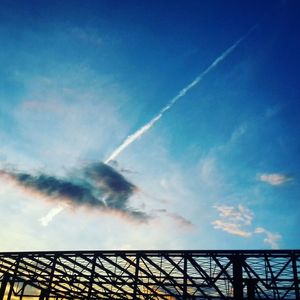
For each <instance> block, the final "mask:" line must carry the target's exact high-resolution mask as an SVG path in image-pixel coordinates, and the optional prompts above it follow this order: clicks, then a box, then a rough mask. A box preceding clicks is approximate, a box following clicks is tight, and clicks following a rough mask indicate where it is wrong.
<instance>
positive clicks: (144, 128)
mask: <svg viewBox="0 0 300 300" xmlns="http://www.w3.org/2000/svg"><path fill="white" fill-rule="evenodd" d="M256 27H257V25H255V26H253V27H252V28H251V29H250V30H249V31H248V32H247V33H246V34H245V35H243V36H242V37H241V38H240V39H238V40H237V41H236V42H235V43H234V44H233V45H232V46H230V47H229V48H228V49H227V50H225V51H224V52H223V53H222V54H221V55H220V56H219V57H217V58H216V59H215V60H214V61H213V62H212V64H210V66H208V67H207V68H206V69H205V70H204V71H203V72H202V73H201V74H199V75H198V76H197V77H196V78H195V79H194V80H193V81H192V82H191V83H190V84H189V85H187V86H186V87H184V88H183V89H182V90H181V91H179V93H178V94H177V95H176V96H175V97H174V98H172V99H171V100H170V101H169V103H168V104H167V105H166V106H164V107H163V108H162V109H161V110H160V112H159V113H158V114H157V115H156V116H155V117H153V118H152V119H151V120H150V121H149V122H148V123H146V124H145V125H144V126H142V127H141V128H140V129H138V130H137V131H136V132H134V133H133V134H131V135H129V136H128V137H127V138H126V139H125V140H124V141H123V143H122V144H121V145H120V146H119V147H117V148H116V149H115V150H114V151H113V153H112V154H111V155H110V156H109V157H108V158H107V159H106V160H105V163H109V162H110V161H111V160H114V159H116V157H117V156H119V155H120V154H121V153H122V152H123V151H124V150H125V149H126V148H127V147H128V146H129V145H131V144H132V143H133V142H134V141H136V140H137V139H139V138H140V137H142V136H143V135H144V134H145V133H146V132H147V131H148V130H149V129H150V128H151V127H152V126H153V125H154V124H155V123H156V122H157V121H158V120H159V119H160V118H161V117H162V116H163V115H164V114H165V113H166V112H167V111H168V110H169V109H171V108H172V107H173V105H174V104H175V103H176V102H177V101H178V100H179V99H180V98H182V97H184V96H185V94H186V93H187V92H188V91H189V90H191V89H192V88H193V87H194V86H195V85H197V84H198V83H199V82H200V81H201V80H202V79H203V78H204V77H205V76H206V75H207V74H208V73H209V72H210V71H211V70H213V69H214V68H215V67H216V66H217V65H218V64H219V63H221V62H222V61H223V60H224V59H225V58H226V57H227V56H228V55H229V54H230V53H231V52H232V51H233V50H234V49H235V48H236V47H237V46H238V45H239V44H240V43H241V42H242V41H243V40H244V39H246V38H247V37H248V36H249V34H250V33H251V32H252V31H253V30H254V29H255V28H256Z"/></svg>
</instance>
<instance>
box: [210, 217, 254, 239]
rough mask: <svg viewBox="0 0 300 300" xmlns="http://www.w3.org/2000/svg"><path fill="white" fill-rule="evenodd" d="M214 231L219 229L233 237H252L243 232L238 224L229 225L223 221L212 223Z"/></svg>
mask: <svg viewBox="0 0 300 300" xmlns="http://www.w3.org/2000/svg"><path fill="white" fill-rule="evenodd" d="M212 224H213V225H214V228H215V229H220V230H223V231H226V232H228V233H230V234H233V235H238V236H241V237H250V236H251V235H252V233H251V232H249V231H246V230H243V229H242V228H241V227H242V226H241V224H238V223H234V222H233V223H230V222H226V221H224V220H215V221H213V222H212Z"/></svg>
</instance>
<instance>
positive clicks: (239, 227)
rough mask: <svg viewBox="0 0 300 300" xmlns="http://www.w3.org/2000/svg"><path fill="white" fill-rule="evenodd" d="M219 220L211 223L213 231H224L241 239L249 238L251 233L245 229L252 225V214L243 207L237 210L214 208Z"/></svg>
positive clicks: (221, 206)
mask: <svg viewBox="0 0 300 300" xmlns="http://www.w3.org/2000/svg"><path fill="white" fill-rule="evenodd" d="M215 208H216V209H217V210H218V212H219V217H220V219H218V220H215V221H213V222H212V224H213V225H214V228H215V229H220V230H223V231H226V232H228V233H230V234H233V235H238V236H241V237H250V236H251V235H252V232H251V231H249V230H248V229H247V227H248V226H249V225H251V223H252V219H253V213H252V212H251V211H250V210H249V209H248V208H246V207H245V206H243V205H239V206H238V207H237V208H235V207H233V206H226V205H220V206H215Z"/></svg>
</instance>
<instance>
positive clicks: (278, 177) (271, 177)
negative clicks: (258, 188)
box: [259, 173, 293, 186]
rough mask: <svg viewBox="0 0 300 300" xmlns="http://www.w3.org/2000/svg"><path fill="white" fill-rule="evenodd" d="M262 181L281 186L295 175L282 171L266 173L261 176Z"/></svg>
mask: <svg viewBox="0 0 300 300" xmlns="http://www.w3.org/2000/svg"><path fill="white" fill-rule="evenodd" d="M259 179H260V181H263V182H266V183H268V184H270V185H274V186H279V185H283V184H285V183H287V182H289V181H292V180H293V177H291V176H289V175H286V174H280V173H269V174H268V173H265V174H261V175H260V176H259Z"/></svg>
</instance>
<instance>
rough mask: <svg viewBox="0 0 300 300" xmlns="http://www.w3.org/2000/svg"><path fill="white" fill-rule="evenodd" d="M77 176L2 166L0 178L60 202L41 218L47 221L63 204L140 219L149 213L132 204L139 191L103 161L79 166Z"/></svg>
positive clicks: (44, 197) (143, 219)
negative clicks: (137, 208)
mask: <svg viewBox="0 0 300 300" xmlns="http://www.w3.org/2000/svg"><path fill="white" fill-rule="evenodd" d="M77 175H78V176H76V177H67V178H58V177H55V176H50V175H47V174H43V173H39V174H35V175H32V174H29V173H24V172H18V171H15V170H8V169H1V170H0V178H1V179H4V180H7V181H8V182H12V183H14V184H16V185H17V186H18V187H20V188H21V189H23V190H24V191H25V192H26V193H27V194H30V195H34V196H37V197H38V198H39V199H42V200H51V201H55V202H56V203H58V204H59V206H58V207H60V209H58V208H57V209H56V210H53V211H52V212H51V211H50V212H49V214H48V215H47V216H45V217H44V219H43V218H42V220H41V222H42V224H43V225H47V224H48V223H49V221H50V220H51V219H52V218H53V216H54V215H56V214H58V213H59V212H60V211H61V210H62V209H63V208H64V207H72V208H74V207H77V206H85V207H87V208H90V209H92V210H93V211H99V212H102V213H108V214H113V215H117V216H120V217H125V218H129V219H131V220H136V221H139V222H144V221H146V220H147V219H148V218H149V216H148V215H147V214H146V213H144V212H141V211H138V210H134V209H132V208H130V207H129V203H128V202H129V198H130V197H131V196H132V195H133V194H134V193H135V192H136V191H137V187H136V186H135V185H133V184H132V183H130V182H129V181H128V180H127V179H126V178H125V177H124V176H123V175H121V174H120V173H119V172H117V171H116V170H115V169H113V168H112V167H111V166H108V165H106V164H104V163H102V162H97V163H92V164H89V165H87V166H85V167H84V168H82V169H80V170H79V172H78V174H77Z"/></svg>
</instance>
